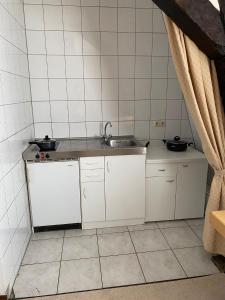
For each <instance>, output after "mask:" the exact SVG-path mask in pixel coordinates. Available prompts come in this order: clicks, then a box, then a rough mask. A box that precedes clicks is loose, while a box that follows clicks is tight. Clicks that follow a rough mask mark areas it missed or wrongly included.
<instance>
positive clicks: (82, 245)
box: [62, 235, 98, 260]
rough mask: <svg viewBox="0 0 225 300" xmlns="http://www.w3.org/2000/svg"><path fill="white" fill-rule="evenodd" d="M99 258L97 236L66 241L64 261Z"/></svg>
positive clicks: (73, 238)
mask: <svg viewBox="0 0 225 300" xmlns="http://www.w3.org/2000/svg"><path fill="white" fill-rule="evenodd" d="M91 257H98V243H97V236H96V235H90V236H79V237H71V238H65V239H64V245H63V253H62V259H63V260H70V259H80V258H91Z"/></svg>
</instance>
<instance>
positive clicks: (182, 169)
mask: <svg viewBox="0 0 225 300" xmlns="http://www.w3.org/2000/svg"><path fill="white" fill-rule="evenodd" d="M206 180H207V163H206V162H204V161H203V162H194V163H182V164H179V165H178V174H177V194H176V211H175V218H176V219H186V218H198V217H202V216H203V215H204V209H205V188H206Z"/></svg>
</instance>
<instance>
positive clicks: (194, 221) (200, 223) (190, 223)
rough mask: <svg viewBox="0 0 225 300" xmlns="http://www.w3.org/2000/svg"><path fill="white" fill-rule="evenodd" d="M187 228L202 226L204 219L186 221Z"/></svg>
mask: <svg viewBox="0 0 225 300" xmlns="http://www.w3.org/2000/svg"><path fill="white" fill-rule="evenodd" d="M186 222H187V224H188V225H189V226H198V225H203V224H204V218H200V219H190V220H186Z"/></svg>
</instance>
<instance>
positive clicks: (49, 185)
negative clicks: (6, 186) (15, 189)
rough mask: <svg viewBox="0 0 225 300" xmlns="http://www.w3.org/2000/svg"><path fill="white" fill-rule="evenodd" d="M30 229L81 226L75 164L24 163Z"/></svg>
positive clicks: (67, 162)
mask: <svg viewBox="0 0 225 300" xmlns="http://www.w3.org/2000/svg"><path fill="white" fill-rule="evenodd" d="M27 174H28V185H29V195H30V204H31V211H32V220H33V227H39V226H51V225H63V224H74V223H81V207H80V180H79V164H78V161H58V162H42V163H27Z"/></svg>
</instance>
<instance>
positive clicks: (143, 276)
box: [128, 231, 147, 283]
mask: <svg viewBox="0 0 225 300" xmlns="http://www.w3.org/2000/svg"><path fill="white" fill-rule="evenodd" d="M128 233H129V236H130V239H131V243H132V245H133V247H134V252H135V255H136V257H137V260H138V263H139V266H140V268H141V272H142V274H143V278H144V281H145V282H146V283H147V279H146V277H145V274H144V271H143V269H142V265H141V262H140V260H139V257H138V253H137V251H136V248H135V245H134V242H133V240H132V237H131V233H130V231H128Z"/></svg>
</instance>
